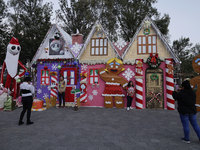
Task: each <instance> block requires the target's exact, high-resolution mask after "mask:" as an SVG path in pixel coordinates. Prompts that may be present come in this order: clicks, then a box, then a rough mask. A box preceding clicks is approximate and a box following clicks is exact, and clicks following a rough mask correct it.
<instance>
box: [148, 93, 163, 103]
mask: <svg viewBox="0 0 200 150" xmlns="http://www.w3.org/2000/svg"><path fill="white" fill-rule="evenodd" d="M150 95H153V98H152V99H150V100H149V102H151V101H152V100H154V99H156V100H157V101H158V102H159V103H160V104H161V101H160V100H159V99H158V95H160V96H161V95H162V93H158V94H155V93H154V92H150Z"/></svg>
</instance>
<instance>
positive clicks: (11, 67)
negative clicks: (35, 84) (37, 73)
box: [0, 37, 27, 99]
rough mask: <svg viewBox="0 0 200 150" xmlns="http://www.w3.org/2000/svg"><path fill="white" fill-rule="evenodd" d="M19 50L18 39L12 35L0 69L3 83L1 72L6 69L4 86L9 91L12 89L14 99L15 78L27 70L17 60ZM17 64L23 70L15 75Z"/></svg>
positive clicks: (15, 90)
mask: <svg viewBox="0 0 200 150" xmlns="http://www.w3.org/2000/svg"><path fill="white" fill-rule="evenodd" d="M20 51H21V47H20V45H19V42H18V39H16V38H15V37H12V39H11V40H10V43H9V44H8V46H7V53H6V58H5V60H4V63H3V66H2V70H1V81H0V83H1V84H3V74H4V71H5V69H7V77H6V83H5V86H4V87H5V88H8V89H10V91H13V96H14V99H16V96H17V82H16V80H17V79H19V78H21V77H22V76H23V75H24V74H25V73H26V71H27V69H26V67H25V66H24V65H23V64H22V63H21V62H20V61H19V54H20ZM18 64H19V65H20V66H21V67H22V68H23V69H24V71H23V72H22V73H21V74H19V75H17V70H18ZM12 81H13V82H12ZM11 82H12V84H11Z"/></svg>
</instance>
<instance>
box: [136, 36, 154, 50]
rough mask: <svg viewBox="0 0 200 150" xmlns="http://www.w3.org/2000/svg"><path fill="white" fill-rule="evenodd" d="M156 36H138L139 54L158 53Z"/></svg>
mask: <svg viewBox="0 0 200 150" xmlns="http://www.w3.org/2000/svg"><path fill="white" fill-rule="evenodd" d="M156 38H157V37H156V35H148V36H138V50H137V53H138V54H150V53H157V46H156V44H157V42H156V41H157V40H156Z"/></svg>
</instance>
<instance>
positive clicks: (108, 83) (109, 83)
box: [106, 82, 120, 85]
mask: <svg viewBox="0 0 200 150" xmlns="http://www.w3.org/2000/svg"><path fill="white" fill-rule="evenodd" d="M106 84H107V85H120V84H119V83H112V82H106Z"/></svg>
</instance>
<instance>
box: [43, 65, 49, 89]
mask: <svg viewBox="0 0 200 150" xmlns="http://www.w3.org/2000/svg"><path fill="white" fill-rule="evenodd" d="M49 80H50V70H49V69H47V70H44V69H42V70H41V85H49Z"/></svg>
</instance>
